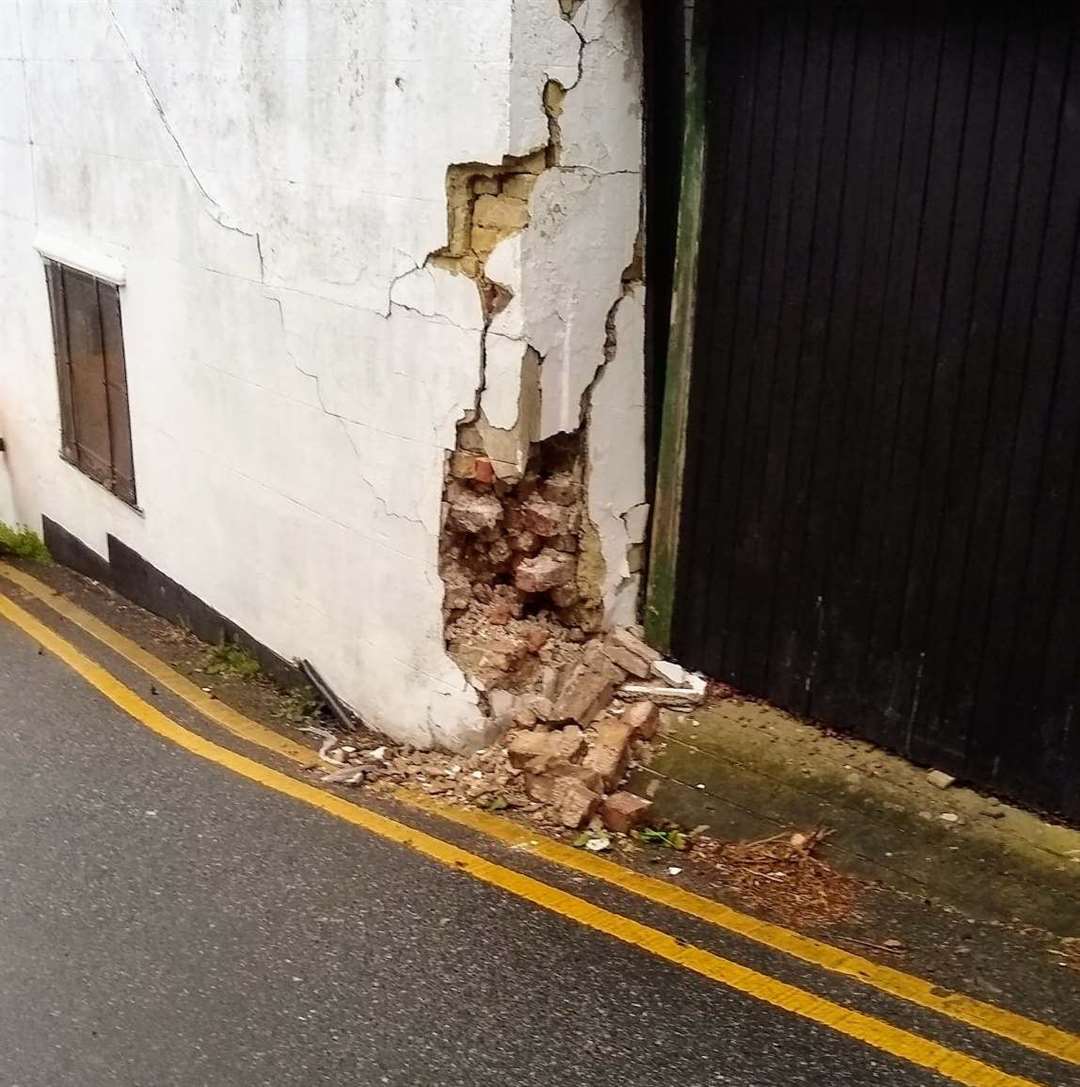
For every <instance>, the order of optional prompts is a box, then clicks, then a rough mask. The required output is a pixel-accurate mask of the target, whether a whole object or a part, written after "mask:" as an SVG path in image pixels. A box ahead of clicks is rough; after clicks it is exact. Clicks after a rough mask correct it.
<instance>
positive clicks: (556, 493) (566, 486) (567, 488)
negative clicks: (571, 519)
mask: <svg viewBox="0 0 1080 1087" xmlns="http://www.w3.org/2000/svg"><path fill="white" fill-rule="evenodd" d="M540 493H541V494H542V495H543V496H544V498H546V499H547V501H548V502H554V503H555V504H556V505H557V506H574V505H577V503H578V502H579V501H580V500H581V497H582V487H581V484H580V483H578V482H577V480H576V479H574V477H573V476H572V475H570V474H569V473H567V472H560V473H558V474H556V475H553V476H549V477H548V478H547V479H545V480H544V482H543V483H542V484H541V486H540Z"/></svg>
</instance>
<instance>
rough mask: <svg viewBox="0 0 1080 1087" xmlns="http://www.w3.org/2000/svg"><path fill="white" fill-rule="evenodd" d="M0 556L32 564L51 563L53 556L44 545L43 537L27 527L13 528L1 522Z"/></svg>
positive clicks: (18, 526)
mask: <svg viewBox="0 0 1080 1087" xmlns="http://www.w3.org/2000/svg"><path fill="white" fill-rule="evenodd" d="M0 555H8V556H10V557H11V558H14V559H28V560H29V561H30V562H43V563H51V562H52V555H50V554H49V549H48V548H47V547H46V546H45V544H44V543H42V540H41V537H40V536H39V535H38V534H37V533H36V532H34V531H32V530H31V529H29V528H27V527H26V526H25V525H16V526H15V527H14V528H12V527H11V526H10V525H5V524H4V522H3V521H0Z"/></svg>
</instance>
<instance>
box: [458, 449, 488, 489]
mask: <svg viewBox="0 0 1080 1087" xmlns="http://www.w3.org/2000/svg"><path fill="white" fill-rule="evenodd" d="M450 474H451V475H452V476H453V477H454V478H455V479H472V480H476V482H478V483H493V482H494V480H495V468H494V466H493V465H492V463H491V461H490V459H489V458H488V457H483V456H479V455H478V454H476V453H473V452H470V451H469V450H466V449H458V450H455V451H454V453H453V454H452V455H451V457H450Z"/></svg>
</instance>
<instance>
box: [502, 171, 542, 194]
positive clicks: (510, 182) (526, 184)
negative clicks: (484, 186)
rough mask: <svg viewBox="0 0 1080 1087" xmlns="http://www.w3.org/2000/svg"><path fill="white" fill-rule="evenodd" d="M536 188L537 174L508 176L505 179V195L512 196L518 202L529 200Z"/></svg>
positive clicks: (503, 187) (503, 185) (503, 188)
mask: <svg viewBox="0 0 1080 1087" xmlns="http://www.w3.org/2000/svg"><path fill="white" fill-rule="evenodd" d="M535 187H536V175H535V174H507V176H506V177H504V178H503V183H502V191H503V195H504V196H512V197H514V198H515V199H517V200H528V199H529V197H530V196H531V195H532V191H533V189H534V188H535Z"/></svg>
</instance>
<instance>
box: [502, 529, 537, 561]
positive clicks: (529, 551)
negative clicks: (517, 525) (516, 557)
mask: <svg viewBox="0 0 1080 1087" xmlns="http://www.w3.org/2000/svg"><path fill="white" fill-rule="evenodd" d="M506 542H507V543H508V544H509V545H510V548H511V550H513V551H521V552H523V553H524V554H526V555H535V554H536V552H537V551H539V550H540V548H541V547H542V546H543V540H542V539H541V538H540V537H539V536H537V535H536V533H535V532H530V531H529V530H528V529H527V528H523V529H522V530H521V531H520V532H511V533H510V534H509V535H508V536H507V537H506Z"/></svg>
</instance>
